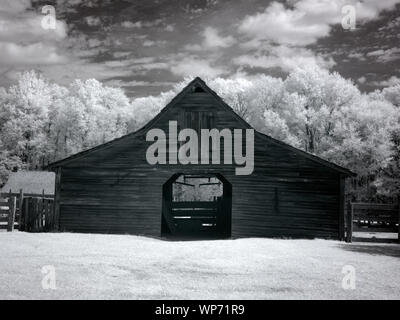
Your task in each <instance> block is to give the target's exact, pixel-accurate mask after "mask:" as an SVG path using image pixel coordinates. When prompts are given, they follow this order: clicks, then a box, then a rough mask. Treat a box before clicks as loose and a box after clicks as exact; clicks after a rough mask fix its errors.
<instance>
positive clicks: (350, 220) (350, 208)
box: [346, 201, 353, 243]
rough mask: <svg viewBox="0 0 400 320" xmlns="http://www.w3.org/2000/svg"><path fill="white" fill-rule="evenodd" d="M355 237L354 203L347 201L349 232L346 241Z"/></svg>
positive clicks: (350, 240)
mask: <svg viewBox="0 0 400 320" xmlns="http://www.w3.org/2000/svg"><path fill="white" fill-rule="evenodd" d="M352 238H353V204H352V203H351V202H350V201H348V202H347V232H346V242H349V243H350V242H352V240H353V239H352Z"/></svg>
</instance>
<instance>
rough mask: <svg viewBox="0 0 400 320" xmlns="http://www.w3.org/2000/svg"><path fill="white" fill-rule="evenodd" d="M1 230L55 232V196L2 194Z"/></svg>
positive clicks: (21, 193)
mask: <svg viewBox="0 0 400 320" xmlns="http://www.w3.org/2000/svg"><path fill="white" fill-rule="evenodd" d="M1 198H3V199H1ZM0 222H7V224H0V229H7V231H13V230H14V229H15V228H17V229H18V230H19V231H28V232H42V231H52V230H55V229H56V228H55V224H56V221H55V218H54V196H53V195H47V194H45V193H44V191H43V192H42V194H24V193H23V191H22V190H20V192H19V193H12V192H11V191H10V192H9V193H2V194H0Z"/></svg>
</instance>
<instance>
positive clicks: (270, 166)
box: [59, 93, 340, 238]
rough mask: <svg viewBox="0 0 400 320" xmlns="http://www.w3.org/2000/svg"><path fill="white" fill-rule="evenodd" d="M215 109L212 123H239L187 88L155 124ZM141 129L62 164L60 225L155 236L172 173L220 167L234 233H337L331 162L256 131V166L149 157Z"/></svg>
mask: <svg viewBox="0 0 400 320" xmlns="http://www.w3.org/2000/svg"><path fill="white" fill-rule="evenodd" d="M188 108H190V110H195V111H204V112H212V114H213V115H214V120H213V121H214V123H215V127H216V128H218V129H223V128H230V129H234V128H243V123H241V122H240V121H238V119H237V117H235V116H234V115H233V114H232V113H231V112H229V111H227V110H226V109H224V108H221V106H220V105H219V104H218V103H217V101H216V99H215V98H214V97H213V96H211V95H210V94H209V93H190V94H187V95H186V96H184V97H183V98H182V99H181V100H180V101H179V102H178V103H177V104H176V105H175V106H174V108H171V109H170V110H168V112H165V113H164V114H163V115H162V117H161V118H160V120H159V121H158V122H157V123H155V124H154V125H153V127H154V128H160V129H163V130H165V132H168V121H169V120H178V123H179V126H180V127H183V126H184V123H182V121H184V116H183V115H184V114H185V110H188ZM149 145H150V143H148V142H146V141H145V132H144V133H141V134H139V135H134V136H131V137H127V138H126V139H122V140H119V141H116V142H115V143H113V144H112V145H110V146H108V147H107V148H104V149H101V150H98V151H96V152H93V153H89V154H87V155H85V156H84V157H82V158H78V159H75V160H73V161H71V162H69V163H67V164H65V165H63V166H62V170H61V172H62V174H61V185H60V217H59V219H60V230H64V231H76V232H101V233H129V234H139V235H151V236H159V235H160V233H161V206H162V186H163V184H164V183H165V182H166V181H167V180H168V179H169V178H170V177H171V176H172V175H173V174H175V173H178V172H182V173H197V172H217V173H221V174H222V175H223V176H224V177H225V178H226V179H227V180H228V181H229V182H230V183H231V184H232V192H233V193H232V197H233V200H232V236H233V237H252V236H259V237H275V236H279V237H282V236H286V237H307V238H308V237H310V238H312V237H323V238H338V235H339V210H340V176H339V173H338V172H337V171H335V170H333V169H331V168H328V167H325V166H323V165H322V164H319V163H317V162H315V161H312V160H310V159H308V158H306V157H304V156H302V155H301V154H299V153H296V152H293V151H291V150H289V149H287V148H284V147H282V146H279V145H277V144H274V143H273V142H271V141H268V140H266V139H264V138H263V136H262V135H261V134H259V133H256V134H255V170H254V172H253V174H252V175H249V176H236V175H235V170H234V169H235V166H234V165H223V164H221V165H185V166H184V165H179V164H178V165H155V166H151V165H149V164H148V163H147V161H146V158H145V153H146V149H147V147H148V146H149Z"/></svg>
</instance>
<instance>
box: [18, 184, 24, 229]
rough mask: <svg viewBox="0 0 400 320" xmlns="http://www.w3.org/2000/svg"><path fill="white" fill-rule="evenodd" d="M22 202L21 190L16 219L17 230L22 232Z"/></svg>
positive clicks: (22, 194) (20, 191) (22, 193)
mask: <svg viewBox="0 0 400 320" xmlns="http://www.w3.org/2000/svg"><path fill="white" fill-rule="evenodd" d="M23 202H24V192H23V191H22V189H20V190H19V203H18V210H19V217H18V230H19V231H21V230H23V228H22V208H23V207H22V204H23Z"/></svg>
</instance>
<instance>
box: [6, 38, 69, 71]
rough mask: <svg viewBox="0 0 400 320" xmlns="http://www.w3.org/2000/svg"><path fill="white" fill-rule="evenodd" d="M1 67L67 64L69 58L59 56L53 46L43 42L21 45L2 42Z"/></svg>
mask: <svg viewBox="0 0 400 320" xmlns="http://www.w3.org/2000/svg"><path fill="white" fill-rule="evenodd" d="M0 52H1V60H0V65H3V66H4V65H15V64H20V65H35V64H57V63H65V62H67V58H66V57H64V56H62V55H60V54H58V53H57V49H56V48H55V47H53V46H49V45H44V44H43V43H41V42H37V43H33V44H28V45H20V44H16V43H11V42H0Z"/></svg>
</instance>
